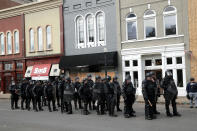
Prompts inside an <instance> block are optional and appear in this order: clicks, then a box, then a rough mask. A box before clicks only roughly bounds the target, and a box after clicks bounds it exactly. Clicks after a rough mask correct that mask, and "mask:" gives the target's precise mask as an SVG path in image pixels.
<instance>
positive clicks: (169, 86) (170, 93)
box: [161, 70, 181, 117]
mask: <svg viewBox="0 0 197 131" xmlns="http://www.w3.org/2000/svg"><path fill="white" fill-rule="evenodd" d="M161 88H163V89H164V98H165V107H166V115H167V116H168V117H172V116H181V114H179V113H178V112H177V106H176V99H177V95H178V90H177V87H176V84H175V82H174V79H173V76H172V73H171V72H170V71H169V70H167V71H166V72H165V77H164V79H163V80H162V84H161ZM170 103H172V108H173V114H171V113H170V108H169V105H170Z"/></svg>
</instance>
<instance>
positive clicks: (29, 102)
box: [26, 81, 35, 110]
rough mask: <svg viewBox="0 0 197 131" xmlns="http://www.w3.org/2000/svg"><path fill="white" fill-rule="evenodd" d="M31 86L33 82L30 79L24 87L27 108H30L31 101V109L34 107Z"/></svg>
mask: <svg viewBox="0 0 197 131" xmlns="http://www.w3.org/2000/svg"><path fill="white" fill-rule="evenodd" d="M33 87H34V84H33V82H32V81H30V84H28V85H27V88H26V96H27V109H28V110H30V109H31V107H30V105H31V102H32V104H33V109H35V100H34V95H33Z"/></svg>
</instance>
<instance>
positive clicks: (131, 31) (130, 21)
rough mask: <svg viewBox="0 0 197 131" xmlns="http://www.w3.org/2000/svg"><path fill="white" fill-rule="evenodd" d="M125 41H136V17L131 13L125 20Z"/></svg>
mask: <svg viewBox="0 0 197 131" xmlns="http://www.w3.org/2000/svg"><path fill="white" fill-rule="evenodd" d="M126 23H127V24H126V25H127V40H137V16H136V15H135V14H133V13H131V14H129V15H128V16H127V18H126Z"/></svg>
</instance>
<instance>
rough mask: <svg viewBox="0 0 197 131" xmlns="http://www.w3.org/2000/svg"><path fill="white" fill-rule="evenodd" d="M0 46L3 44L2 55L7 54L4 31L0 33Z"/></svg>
mask: <svg viewBox="0 0 197 131" xmlns="http://www.w3.org/2000/svg"><path fill="white" fill-rule="evenodd" d="M0 46H1V55H4V54H5V38H4V34H3V33H1V34H0Z"/></svg>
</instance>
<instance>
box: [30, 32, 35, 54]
mask: <svg viewBox="0 0 197 131" xmlns="http://www.w3.org/2000/svg"><path fill="white" fill-rule="evenodd" d="M29 37H30V52H33V51H35V46H34V30H33V29H32V28H31V29H30V30H29Z"/></svg>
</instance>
